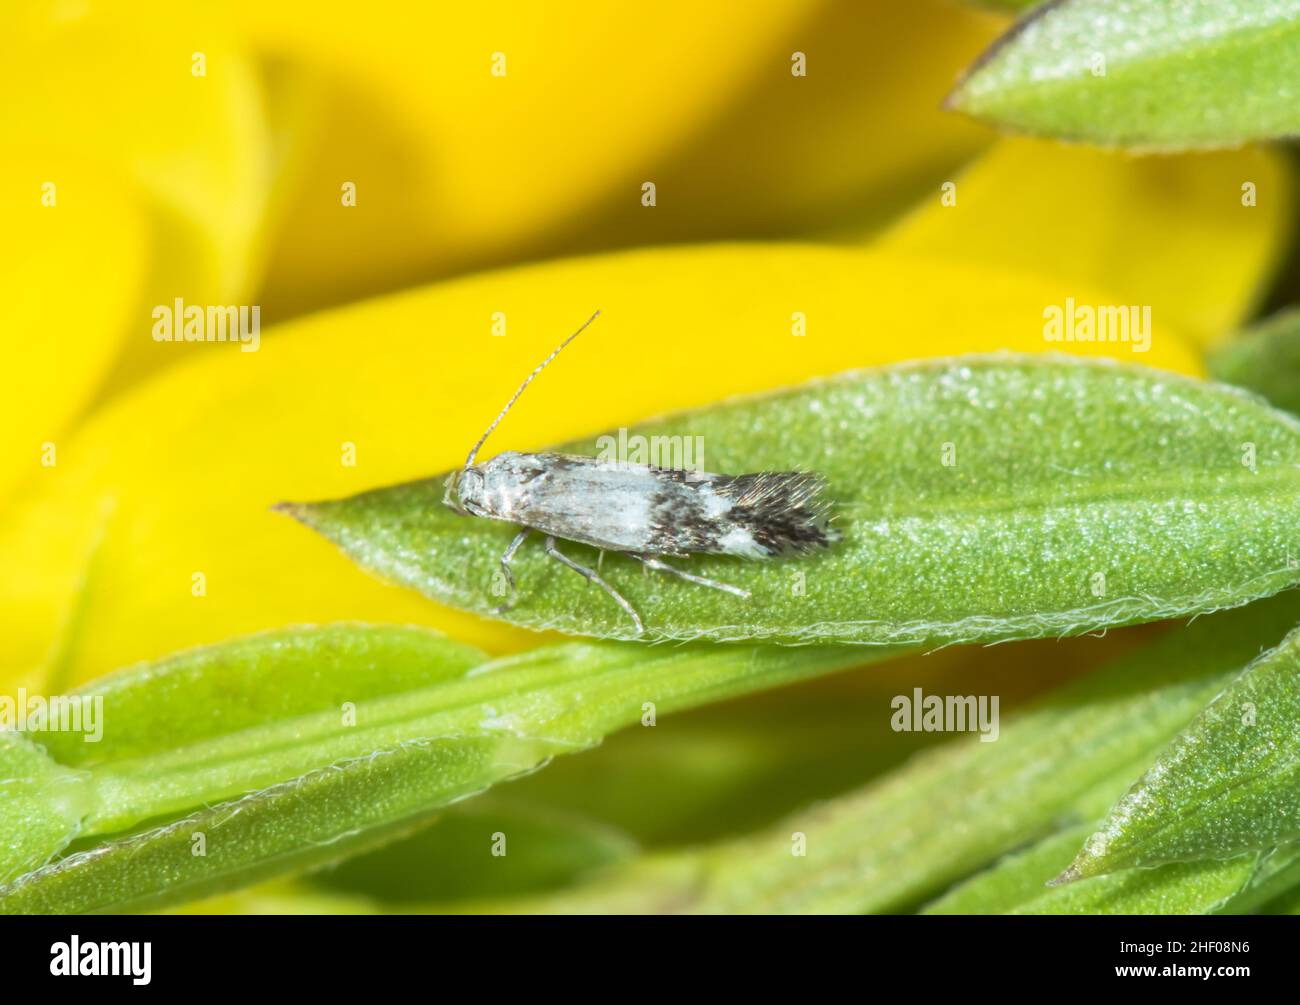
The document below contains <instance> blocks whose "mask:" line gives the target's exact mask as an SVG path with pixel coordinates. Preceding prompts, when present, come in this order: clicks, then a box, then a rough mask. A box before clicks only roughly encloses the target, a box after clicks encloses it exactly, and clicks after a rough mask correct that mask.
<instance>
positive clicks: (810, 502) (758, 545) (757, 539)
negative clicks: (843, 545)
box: [711, 471, 838, 558]
mask: <svg viewBox="0 0 1300 1005" xmlns="http://www.w3.org/2000/svg"><path fill="white" fill-rule="evenodd" d="M711 489H712V491H713V492H715V493H717V494H718V495H719V496H720V497H721V498H722V499H725V500H726V501H727V502H728V503H729V506H728V508H727V511H726V519H727V521H728V523H729V524H730V525H731V530H730V533H729V535H728V536H727V537H726V538H724V539H723V542H722V543H724V544H725V545H727V547H725V548H724V549H723V551H724V552H725V553H726V554H736V555H745V556H747V557H750V558H768V557H772V556H777V555H791V554H794V555H802V554H807V553H809V552H813V551H816V550H818V549H819V548H825V547H827V546H828V545H830V544H831V543H832V542H833V541H835V540H836V539H837V537H838V535H837V534H836V533H835V531H834V530H833V529H832V528H831V527H830V502H829V500H828V499H827V496H826V479H825V478H823V477H822V476H821V475H819V474H817V473H816V472H814V471H760V472H756V473H754V474H748V475H735V476H721V477H719V478H718V479H717V480H716V481H714V482H713V483H712V484H711Z"/></svg>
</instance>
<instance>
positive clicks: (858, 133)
mask: <svg viewBox="0 0 1300 1005" xmlns="http://www.w3.org/2000/svg"><path fill="white" fill-rule="evenodd" d="M236 10H237V12H238V14H237V17H238V19H239V23H240V25H241V26H242V29H243V31H244V32H245V33H246V35H247V37H248V39H249V40H250V42H251V44H252V45H254V46H255V47H256V48H257V50H258V51H259V52H260V53H261V54H262V56H263V58H264V59H267V60H273V61H275V63H276V64H277V65H280V66H283V67H287V69H286V71H285V72H287V73H289V72H298V73H300V74H303V75H304V76H305V78H306V79H307V83H306V84H305V85H304V86H305V87H309V88H312V89H314V90H315V91H316V92H317V98H316V121H315V122H314V123H313V124H312V125H311V126H310V131H311V133H312V135H313V136H314V138H310V137H309V138H308V140H307V144H306V145H307V150H306V152H305V153H304V155H303V156H302V158H301V160H300V161H299V162H298V163H299V170H300V178H299V181H298V191H297V195H296V197H295V198H294V199H292V200H291V204H290V206H289V209H288V211H287V215H286V217H285V219H284V221H283V224H282V227H281V230H280V237H279V240H278V244H277V248H276V252H275V254H274V257H273V260H272V262H271V274H270V277H269V280H268V284H267V289H266V294H265V297H264V299H265V301H266V302H267V304H268V305H270V307H272V308H274V310H275V312H276V313H278V314H284V313H286V312H300V311H302V310H304V309H305V308H308V307H314V306H317V305H319V304H321V303H337V302H340V301H342V300H346V299H348V298H349V297H355V296H357V295H358V294H362V293H371V292H374V291H376V290H391V289H394V288H396V287H398V286H401V285H403V284H409V283H412V282H415V281H419V280H422V279H428V278H431V277H434V276H437V275H439V274H443V273H446V272H449V271H464V270H466V269H468V268H481V267H483V266H484V265H485V264H492V263H499V262H502V261H506V260H519V259H522V258H540V257H548V256H553V255H554V254H555V253H556V251H557V250H561V251H562V250H565V249H568V250H572V249H573V248H575V247H582V248H592V247H609V246H612V245H622V246H626V245H640V244H649V243H654V242H658V241H661V240H663V239H665V238H669V237H671V238H674V239H680V238H682V237H684V236H686V237H692V238H697V239H698V238H699V237H700V236H702V235H703V236H710V237H712V236H733V235H736V234H741V233H764V234H770V233H773V232H775V231H779V230H784V231H786V232H803V231H806V230H808V229H809V228H811V227H813V226H815V225H819V224H821V223H823V222H825V221H826V220H827V219H829V218H833V217H836V216H838V215H839V214H840V213H841V212H842V211H843V208H844V206H845V205H846V204H847V205H849V206H850V207H851V208H853V209H854V210H855V211H856V212H862V211H863V210H862V203H863V202H864V201H869V202H871V203H872V205H873V206H874V207H876V210H873V211H878V207H879V204H880V203H881V202H882V201H885V200H888V201H889V203H890V205H891V207H896V206H897V205H898V204H899V199H898V198H897V195H898V191H897V190H898V189H900V188H902V189H904V190H907V191H909V192H912V191H914V186H915V185H916V183H917V179H918V177H926V176H927V175H928V174H929V173H933V172H937V171H938V170H940V169H949V168H951V166H952V165H954V164H955V163H958V162H960V161H961V160H962V159H963V158H965V157H966V156H967V155H969V154H970V153H971V152H973V151H974V150H975V149H976V148H977V147H978V145H979V144H981V143H983V142H985V141H986V139H987V137H988V136H989V135H990V134H989V132H988V131H987V130H985V129H982V128H980V127H976V126H973V125H972V124H971V123H969V122H966V121H964V120H963V119H962V118H961V117H960V116H954V115H950V114H945V113H943V112H941V111H940V109H939V105H940V103H941V101H942V99H943V96H944V94H945V93H946V92H947V90H948V89H949V88H950V87H951V84H952V81H953V80H954V79H955V77H956V75H957V74H958V73H959V72H960V70H961V68H962V67H963V66H964V65H965V64H966V63H968V62H969V61H970V60H971V59H973V58H975V57H976V56H977V55H978V54H979V52H981V51H982V49H983V48H984V46H986V45H987V43H988V42H990V41H991V40H992V39H993V38H994V37H995V35H996V33H997V30H998V28H999V27H1000V26H1001V25H1002V24H1003V21H1002V20H1001V19H998V18H994V17H992V16H989V15H987V14H981V13H978V12H974V11H971V10H968V9H965V8H963V7H961V6H954V5H953V4H951V3H948V2H943V0H914V2H913V3H910V4H907V5H902V6H900V5H899V4H898V3H897V0H865V2H862V3H856V4H839V3H828V2H824V0H817V2H814V3H808V2H806V0H766V2H764V3H761V4H753V3H745V2H741V0H731V2H727V3H709V4H700V3H696V2H692V0H665V2H662V3H658V4H656V5H655V6H654V9H653V11H647V10H645V9H642V8H639V7H636V6H630V5H626V4H623V5H620V4H610V3H607V2H604V0H578V2H571V3H567V4H563V5H554V4H552V5H535V4H507V5H504V6H500V7H497V6H493V5H484V4H477V5H474V4H471V5H463V6H455V5H450V6H449V5H426V4H423V3H421V4H410V5H403V7H402V14H401V16H400V17H399V16H393V15H392V14H391V13H390V12H389V11H388V10H386V9H384V8H365V7H362V8H357V7H356V6H355V5H353V4H350V3H346V2H343V0H331V2H326V3H319V2H316V3H311V4H306V3H301V2H299V3H289V2H282V3H265V2H261V0H240V2H239V3H238V4H237V5H236ZM796 52H798V53H802V54H803V56H804V57H805V58H806V64H805V65H806V69H807V75H806V76H795V75H794V74H793V73H792V70H793V69H795V63H794V55H795V53H796ZM498 57H499V61H497V62H494V59H497V58H498ZM494 66H497V67H500V69H501V70H502V71H503V73H504V75H503V76H495V75H494V74H493V68H494ZM646 183H653V184H654V185H655V186H656V190H655V205H654V206H653V207H647V206H645V205H643V204H642V198H643V189H642V187H643V185H644V184H646ZM345 185H351V186H354V188H352V189H349V190H348V191H347V192H346V193H345V189H344V186H345ZM345 195H347V196H348V197H349V198H350V197H351V196H352V195H355V205H353V206H348V205H345V203H344V198H345ZM359 251H360V253H359Z"/></svg>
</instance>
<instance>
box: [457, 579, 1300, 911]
mask: <svg viewBox="0 0 1300 1005" xmlns="http://www.w3.org/2000/svg"><path fill="white" fill-rule="evenodd" d="M1298 604H1300V601H1298V600H1297V598H1296V597H1295V596H1293V595H1289V594H1288V595H1284V596H1281V597H1275V598H1272V599H1270V600H1267V601H1263V602H1261V603H1258V604H1253V605H1251V606H1249V607H1247V608H1244V609H1241V610H1237V611H1228V612H1223V613H1220V614H1215V615H1211V616H1209V617H1205V618H1201V619H1198V620H1197V621H1195V622H1193V623H1192V624H1191V625H1190V626H1188V627H1187V628H1186V629H1182V630H1177V631H1172V632H1170V633H1169V634H1167V635H1166V636H1163V637H1162V638H1161V639H1159V640H1158V641H1157V642H1156V643H1154V644H1153V645H1151V646H1148V647H1146V648H1143V649H1141V650H1138V651H1136V652H1133V653H1131V654H1128V655H1125V656H1123V657H1121V658H1120V659H1118V660H1115V661H1114V662H1112V663H1110V664H1108V666H1107V667H1106V668H1104V669H1103V670H1102V671H1100V672H1098V673H1097V674H1095V675H1093V676H1091V677H1088V678H1085V679H1082V680H1079V681H1076V682H1073V683H1071V684H1069V685H1067V686H1065V687H1064V688H1061V689H1060V690H1058V691H1056V692H1054V693H1053V694H1052V695H1051V696H1049V697H1047V698H1046V699H1044V700H1042V701H1040V702H1038V703H1036V704H1035V705H1034V706H1033V707H1031V708H1030V709H1028V710H1026V711H1025V712H1023V713H1021V714H1019V715H1017V716H1015V717H1008V719H1007V720H1006V721H1004V722H1003V724H1002V729H1001V735H1000V736H999V738H998V739H997V741H996V742H992V743H984V742H980V741H979V740H977V739H975V738H971V739H970V741H969V742H967V741H964V740H963V741H958V742H955V743H952V744H950V745H947V746H945V747H942V748H939V749H936V750H932V751H928V752H926V753H923V754H921V755H919V756H918V757H916V758H914V759H913V760H912V761H911V762H909V763H908V764H906V765H904V766H903V767H901V768H899V769H898V770H896V771H894V772H892V773H891V774H889V775H887V776H885V777H884V778H882V779H881V780H880V781H879V782H876V783H873V784H871V785H869V786H867V787H866V788H864V789H862V790H860V791H858V792H855V793H852V794H849V795H846V796H841V797H838V798H835V799H832V800H829V801H827V802H825V803H822V804H820V805H818V806H815V807H813V808H812V809H810V810H808V811H806V812H803V813H797V814H793V815H791V816H789V817H787V818H786V819H784V820H783V821H781V822H780V823H779V824H777V825H775V826H771V827H767V828H764V829H763V830H761V831H760V832H758V833H756V834H752V835H749V836H746V837H744V838H741V839H738V840H730V841H724V842H720V843H717V844H714V845H710V846H707V847H705V848H703V849H700V850H692V851H685V852H680V853H671V854H663V855H654V856H647V857H645V858H642V859H640V860H638V861H636V862H634V863H631V864H629V865H627V866H615V867H614V868H612V869H610V870H608V871H607V873H606V874H605V875H604V876H603V877H601V878H599V880H597V879H594V878H593V880H592V881H591V882H590V883H589V884H586V885H585V886H581V887H578V888H575V889H573V890H571V891H567V892H565V893H561V894H557V895H553V896H550V897H546V898H538V899H534V900H532V901H517V900H516V901H509V902H507V903H505V904H500V903H488V904H486V905H482V906H483V909H487V910H506V911H518V910H527V911H546V912H551V911H556V912H568V911H579V912H605V911H637V912H654V911H661V910H663V911H702V912H709V913H714V912H716V913H733V912H758V913H767V912H780V913H818V912H882V911H885V912H887V911H899V910H907V909H909V908H911V907H913V906H915V905H916V904H918V903H919V902H920V901H922V900H923V899H924V898H925V897H927V896H932V895H934V894H935V893H937V892H939V891H941V890H942V889H943V888H944V887H945V886H946V885H948V884H950V883H952V882H955V881H957V880H960V879H962V878H963V877H966V876H969V875H970V874H971V873H972V872H974V871H976V870H978V869H980V868H982V867H984V866H985V865H987V864H988V863H989V862H991V861H993V860H995V859H996V858H997V857H998V856H999V855H1003V854H1005V853H1007V852H1009V851H1011V850H1013V849H1015V848H1019V847H1022V846H1024V845H1025V844H1026V843H1027V842H1031V841H1034V840H1036V839H1038V838H1041V837H1043V836H1047V835H1050V834H1053V833H1055V832H1056V830H1057V829H1058V828H1059V827H1060V826H1061V824H1062V821H1069V820H1071V819H1074V820H1085V821H1086V820H1095V819H1097V818H1098V816H1099V815H1100V814H1101V813H1103V812H1104V810H1105V807H1106V806H1108V805H1110V804H1111V803H1112V802H1113V801H1114V799H1115V798H1116V797H1117V796H1118V795H1119V794H1120V793H1121V792H1122V791H1123V790H1124V788H1125V786H1127V785H1128V784H1129V783H1130V780H1131V779H1132V778H1133V777H1134V775H1135V774H1136V773H1137V772H1139V771H1141V770H1142V768H1143V767H1144V766H1145V765H1147V764H1149V763H1150V760H1151V758H1152V757H1153V756H1154V755H1155V753H1156V752H1157V751H1158V750H1159V749H1160V747H1161V746H1163V744H1165V743H1166V742H1168V739H1169V738H1170V737H1172V736H1173V735H1175V734H1176V733H1177V731H1178V730H1179V729H1180V728H1181V727H1182V726H1184V725H1185V724H1186V723H1187V722H1188V721H1189V720H1190V719H1191V718H1192V717H1193V716H1194V715H1195V714H1196V713H1197V711H1199V710H1200V709H1201V708H1203V707H1204V706H1205V703H1206V702H1207V701H1209V700H1210V699H1211V698H1213V696H1214V695H1215V694H1217V693H1218V692H1219V691H1220V690H1221V689H1222V687H1223V685H1224V684H1225V683H1227V682H1228V681H1229V680H1230V679H1231V678H1232V677H1233V676H1234V675H1235V674H1236V673H1237V672H1239V671H1240V668H1241V667H1242V666H1244V665H1245V664H1246V663H1248V662H1249V661H1250V659H1251V658H1252V657H1253V656H1254V655H1255V654H1256V653H1257V652H1258V649H1259V645H1260V640H1261V639H1267V638H1277V637H1279V636H1280V635H1282V634H1283V633H1284V632H1285V631H1286V630H1287V628H1288V627H1290V625H1292V624H1293V623H1294V622H1295V619H1296V616H1297V614H1298V613H1300V606H1298ZM797 834H801V835H803V842H804V846H805V854H804V855H795V854H792V849H793V839H794V837H795V835H797ZM1046 878H1048V877H1043V879H1046Z"/></svg>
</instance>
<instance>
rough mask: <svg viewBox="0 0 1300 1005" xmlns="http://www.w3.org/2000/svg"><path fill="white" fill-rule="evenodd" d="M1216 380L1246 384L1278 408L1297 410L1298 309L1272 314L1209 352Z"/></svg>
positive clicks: (1299, 398) (1299, 407) (1299, 387)
mask: <svg viewBox="0 0 1300 1005" xmlns="http://www.w3.org/2000/svg"><path fill="white" fill-rule="evenodd" d="M1208 363H1209V368H1210V373H1211V374H1212V375H1213V376H1214V378H1215V379H1216V380H1221V381H1223V382H1225V383H1228V384H1236V385H1237V386H1239V387H1245V388H1249V389H1250V390H1252V391H1254V392H1255V393H1256V394H1260V395H1263V396H1264V397H1265V398H1267V399H1268V400H1269V401H1270V402H1272V403H1273V404H1274V405H1276V406H1277V407H1278V408H1283V409H1286V410H1287V411H1288V412H1297V413H1300V309H1296V308H1292V309H1290V310H1285V311H1282V312H1280V313H1278V314H1275V315H1273V316H1272V317H1270V318H1269V319H1268V320H1267V321H1264V322H1262V323H1260V324H1258V325H1256V326H1255V327H1254V328H1251V329H1249V330H1247V331H1245V332H1243V333H1242V334H1241V335H1240V336H1239V337H1237V338H1234V339H1230V340H1228V341H1226V342H1223V343H1222V344H1220V345H1219V346H1218V347H1217V348H1216V349H1215V350H1214V352H1212V353H1211V354H1210V356H1209V360H1208Z"/></svg>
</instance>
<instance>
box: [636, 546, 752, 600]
mask: <svg viewBox="0 0 1300 1005" xmlns="http://www.w3.org/2000/svg"><path fill="white" fill-rule="evenodd" d="M629 554H630V553H629ZM632 557H633V558H635V559H636V560H637V561H638V562H642V563H644V564H645V567H646V568H647V569H655V570H657V571H658V572H671V573H672V574H673V575H674V576H680V577H681V578H682V579H684V580H686V581H687V582H689V583H698V584H699V585H700V586H708V587H711V588H712V589H715V590H721V591H722V592H723V593H730V594H731V595H732V596H735V597H743V598H744V599H746V600H748V599H749V591H748V590H742V589H741V588H740V587H739V586H732V585H731V584H730V583H719V582H718V581H717V580H716V579H706V578H705V577H704V576H697V575H695V573H693V572H686V571H685V570H683V569H679V568H677V567H676V566H675V565H669V564H668V563H667V562H661V561H660V560H659V559H657V558H655V557H654V556H653V555H632Z"/></svg>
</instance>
